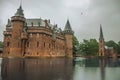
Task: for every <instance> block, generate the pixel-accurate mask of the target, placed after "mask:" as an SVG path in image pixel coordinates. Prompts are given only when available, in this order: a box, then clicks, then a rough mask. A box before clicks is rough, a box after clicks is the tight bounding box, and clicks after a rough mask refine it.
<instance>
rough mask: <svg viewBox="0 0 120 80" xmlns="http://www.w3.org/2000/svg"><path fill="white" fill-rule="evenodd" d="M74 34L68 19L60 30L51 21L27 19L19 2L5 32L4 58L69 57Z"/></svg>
mask: <svg viewBox="0 0 120 80" xmlns="http://www.w3.org/2000/svg"><path fill="white" fill-rule="evenodd" d="M73 34H74V32H73V30H72V28H71V25H70V22H69V20H67V23H66V25H65V28H64V30H61V29H60V28H58V27H57V25H52V24H51V23H50V20H43V19H41V18H39V19H26V18H25V17H24V13H23V9H22V6H21V5H20V7H19V8H18V9H17V12H16V13H15V15H14V16H12V17H11V20H10V19H9V20H8V23H7V25H6V31H4V47H3V57H72V56H73V51H72V37H73Z"/></svg>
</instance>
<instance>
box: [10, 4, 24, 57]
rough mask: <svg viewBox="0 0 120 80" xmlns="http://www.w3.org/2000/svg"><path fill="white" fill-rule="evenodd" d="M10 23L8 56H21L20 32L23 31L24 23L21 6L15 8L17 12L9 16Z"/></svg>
mask: <svg viewBox="0 0 120 80" xmlns="http://www.w3.org/2000/svg"><path fill="white" fill-rule="evenodd" d="M11 23H12V36H11V40H10V54H9V55H10V56H17V57H19V56H22V49H21V46H22V42H21V41H22V40H21V34H22V31H23V26H24V23H25V18H24V14H23V10H22V7H21V5H20V7H19V8H18V9H17V12H16V13H15V15H14V16H12V17H11Z"/></svg>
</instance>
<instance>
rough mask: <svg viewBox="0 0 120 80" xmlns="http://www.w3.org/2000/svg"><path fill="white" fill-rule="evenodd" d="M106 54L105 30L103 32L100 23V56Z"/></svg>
mask: <svg viewBox="0 0 120 80" xmlns="http://www.w3.org/2000/svg"><path fill="white" fill-rule="evenodd" d="M105 55H106V54H105V42H104V37H103V32H102V26H101V24H100V37H99V56H102V57H104V56H105Z"/></svg>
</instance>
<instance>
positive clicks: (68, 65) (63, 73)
mask: <svg viewBox="0 0 120 80" xmlns="http://www.w3.org/2000/svg"><path fill="white" fill-rule="evenodd" d="M72 69H73V66H72V59H61V58H59V59H56V58H55V59H3V60H2V66H1V70H2V71H1V74H2V75H1V76H2V80H72V76H71V75H72V73H73V72H72V71H73V70H72Z"/></svg>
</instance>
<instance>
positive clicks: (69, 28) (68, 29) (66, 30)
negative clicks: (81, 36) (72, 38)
mask: <svg viewBox="0 0 120 80" xmlns="http://www.w3.org/2000/svg"><path fill="white" fill-rule="evenodd" d="M64 33H68V34H73V33H74V32H73V30H72V28H71V25H70V22H69V20H67V22H66V25H65V28H64Z"/></svg>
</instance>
